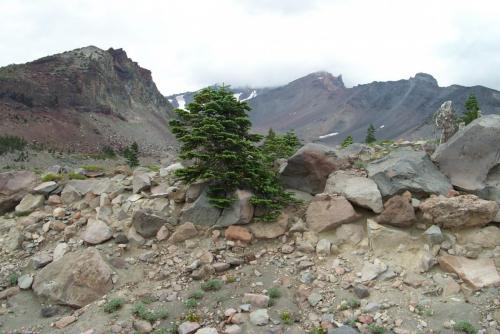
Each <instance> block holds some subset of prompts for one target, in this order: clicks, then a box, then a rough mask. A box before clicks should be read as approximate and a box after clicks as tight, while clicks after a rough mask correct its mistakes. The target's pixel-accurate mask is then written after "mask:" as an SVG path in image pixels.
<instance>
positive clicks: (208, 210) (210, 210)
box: [180, 189, 221, 226]
mask: <svg viewBox="0 0 500 334" xmlns="http://www.w3.org/2000/svg"><path fill="white" fill-rule="evenodd" d="M220 215H221V210H220V209H217V208H215V207H214V206H213V205H212V204H210V202H209V201H208V196H207V190H206V189H205V190H203V191H202V193H201V194H200V196H198V198H197V199H196V200H195V201H194V202H192V203H187V204H186V205H184V207H183V208H182V210H181V216H180V222H181V223H186V222H191V223H193V224H195V225H208V226H212V225H215V223H217V220H218V219H219V217H220Z"/></svg>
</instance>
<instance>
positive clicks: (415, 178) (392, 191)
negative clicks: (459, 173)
mask: <svg viewBox="0 0 500 334" xmlns="http://www.w3.org/2000/svg"><path fill="white" fill-rule="evenodd" d="M367 170H368V176H369V177H370V178H371V179H372V180H373V181H375V183H377V186H378V188H379V190H380V193H381V194H382V196H383V197H389V196H393V195H396V194H400V193H403V192H404V191H406V190H408V191H410V192H411V193H412V194H413V195H415V196H416V197H427V196H428V195H430V194H442V195H446V194H447V193H448V191H449V190H451V189H452V185H451V183H450V181H449V180H448V178H447V177H446V176H444V175H443V174H442V173H441V172H440V171H439V169H438V168H437V167H436V166H435V165H434V164H433V163H432V161H431V159H430V158H429V157H428V156H427V154H426V153H425V152H423V151H414V150H412V149H410V148H399V149H397V150H394V151H393V152H391V153H390V154H388V155H387V156H385V157H383V158H381V159H378V160H375V161H373V162H371V163H370V164H369V165H368V167H367Z"/></svg>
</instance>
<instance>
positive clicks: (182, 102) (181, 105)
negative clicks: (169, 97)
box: [175, 95, 186, 109]
mask: <svg viewBox="0 0 500 334" xmlns="http://www.w3.org/2000/svg"><path fill="white" fill-rule="evenodd" d="M175 100H176V101H177V105H178V108H179V109H184V107H185V106H186V100H184V95H177V96H176V97H175Z"/></svg>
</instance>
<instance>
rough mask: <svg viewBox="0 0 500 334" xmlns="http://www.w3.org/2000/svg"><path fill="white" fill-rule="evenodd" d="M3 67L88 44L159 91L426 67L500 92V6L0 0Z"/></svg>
mask: <svg viewBox="0 0 500 334" xmlns="http://www.w3.org/2000/svg"><path fill="white" fill-rule="evenodd" d="M0 13H2V26H1V29H0V50H2V51H1V52H0V64H1V65H7V64H10V63H20V62H26V61H29V60H33V59H35V58H39V57H42V56H45V55H48V54H51V53H56V52H61V51H65V50H69V49H73V48H77V47H81V46H86V45H96V46H99V47H101V48H108V47H115V48H119V47H122V48H124V49H125V50H126V51H127V53H128V55H129V57H131V58H132V59H134V60H135V61H137V62H139V64H140V65H141V66H143V67H145V68H148V69H150V70H151V71H152V72H153V77H154V79H155V81H156V83H157V84H158V86H159V88H160V90H161V91H162V92H163V93H166V94H169V93H176V92H182V91H186V90H193V89H197V88H200V87H202V86H206V85H209V84H212V83H215V82H224V83H227V84H231V85H233V86H237V85H252V86H270V85H278V84H283V83H286V82H288V81H291V80H293V79H296V78H297V77H299V76H302V75H305V74H307V73H309V72H313V71H317V70H327V71H330V72H332V73H334V74H339V73H342V74H343V75H344V80H345V82H346V84H347V85H355V84H358V83H366V82H370V81H374V80H378V81H383V80H397V79H401V78H408V77H410V76H413V75H414V74H415V73H416V72H427V73H430V74H432V75H434V76H435V77H436V79H437V80H438V81H439V83H440V84H441V85H449V84H453V83H458V84H465V85H476V84H481V85H485V86H490V87H493V88H496V89H500V78H499V77H498V76H497V75H496V74H495V73H496V71H497V69H498V68H500V44H499V43H498V41H499V40H500V25H498V24H497V21H498V17H500V4H498V3H497V2H495V1H492V0H490V1H488V0H477V1H475V2H470V1H462V0H455V1H452V0H441V1H431V0H422V1H407V0H392V1H391V0H379V1H370V0H365V1H361V0H350V1H348V0H337V1H327V0H315V1H301V0H274V1H271V0H239V1H238V0H216V1H203V0H169V1H159V0H158V1H153V0H149V1H148V0H145V1H141V2H138V1H129V0H120V1H119V0H107V1H97V0H86V1H84V0H79V1H78V0H74V1H63V0H44V1H30V0H17V1H15V2H14V1H8V0H0Z"/></svg>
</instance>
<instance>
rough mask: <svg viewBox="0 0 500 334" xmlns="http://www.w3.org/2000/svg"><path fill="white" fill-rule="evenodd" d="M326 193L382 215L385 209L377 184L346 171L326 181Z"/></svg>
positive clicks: (335, 173)
mask: <svg viewBox="0 0 500 334" xmlns="http://www.w3.org/2000/svg"><path fill="white" fill-rule="evenodd" d="M324 192H325V193H328V194H339V195H342V196H344V197H346V198H347V199H348V200H349V201H350V202H352V203H354V204H357V205H359V206H362V207H365V208H368V209H371V210H372V211H373V212H375V213H380V212H382V210H383V209H384V205H383V203H382V196H381V195H380V191H379V190H378V188H377V184H376V183H375V182H374V181H373V180H372V179H369V178H366V177H361V176H356V175H352V174H350V173H348V172H345V171H337V172H334V173H332V174H331V175H330V176H329V177H328V180H327V181H326V186H325V191H324Z"/></svg>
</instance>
